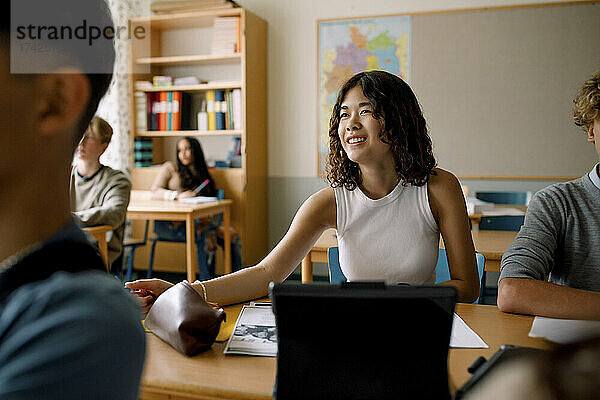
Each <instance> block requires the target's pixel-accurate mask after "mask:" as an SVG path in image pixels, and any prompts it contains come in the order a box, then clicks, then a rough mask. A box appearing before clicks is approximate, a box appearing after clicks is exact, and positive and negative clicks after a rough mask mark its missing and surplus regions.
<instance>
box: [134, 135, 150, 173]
mask: <svg viewBox="0 0 600 400" xmlns="http://www.w3.org/2000/svg"><path fill="white" fill-rule="evenodd" d="M133 157H134V158H133V161H134V167H136V168H141V167H151V166H152V139H151V138H140V137H138V138H135V140H134V141H133Z"/></svg>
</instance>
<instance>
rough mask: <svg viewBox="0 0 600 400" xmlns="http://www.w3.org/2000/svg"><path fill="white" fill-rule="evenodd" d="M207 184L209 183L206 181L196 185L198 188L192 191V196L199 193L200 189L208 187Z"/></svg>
mask: <svg viewBox="0 0 600 400" xmlns="http://www.w3.org/2000/svg"><path fill="white" fill-rule="evenodd" d="M208 182H210V181H209V180H208V179H207V180H205V181H204V182H202V183H201V184H200V185H198V187H197V188H196V189H194V194H198V193H200V191H201V190H202V189H204V188H205V187H206V185H208Z"/></svg>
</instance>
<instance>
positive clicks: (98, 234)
mask: <svg viewBox="0 0 600 400" xmlns="http://www.w3.org/2000/svg"><path fill="white" fill-rule="evenodd" d="M83 230H84V231H85V232H87V233H89V234H90V235H91V236H92V237H93V238H94V240H96V242H98V250H99V251H100V255H101V256H102V260H103V261H104V265H105V266H106V270H107V271H110V266H109V265H108V244H107V243H106V232H108V231H111V230H112V226H110V225H95V226H86V227H84V228H83Z"/></svg>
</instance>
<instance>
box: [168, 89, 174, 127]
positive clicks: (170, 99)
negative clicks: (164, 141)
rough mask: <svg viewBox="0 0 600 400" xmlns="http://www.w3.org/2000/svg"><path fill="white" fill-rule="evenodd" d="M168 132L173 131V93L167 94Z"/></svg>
mask: <svg viewBox="0 0 600 400" xmlns="http://www.w3.org/2000/svg"><path fill="white" fill-rule="evenodd" d="M166 116H167V130H168V131H172V130H174V129H173V92H167V110H166Z"/></svg>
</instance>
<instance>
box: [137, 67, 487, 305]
mask: <svg viewBox="0 0 600 400" xmlns="http://www.w3.org/2000/svg"><path fill="white" fill-rule="evenodd" d="M329 140H330V154H329V159H328V175H327V177H328V180H329V183H330V187H328V188H325V189H322V190H320V191H318V192H317V193H315V194H313V195H312V196H310V197H309V198H308V199H307V200H306V201H305V202H304V204H303V205H302V206H301V207H300V209H299V210H298V212H297V213H296V216H295V217H294V220H293V221H292V224H291V226H290V229H289V230H288V232H287V234H286V235H285V236H284V238H283V239H282V240H281V242H279V244H278V245H277V246H276V247H275V249H273V251H271V253H270V254H269V255H267V257H266V258H265V259H264V260H262V261H261V262H260V263H259V264H258V265H256V266H254V267H251V268H246V269H244V270H242V271H239V272H237V273H235V274H231V275H227V276H224V277H220V278H217V279H213V280H210V281H207V282H204V283H196V284H195V287H196V288H197V290H198V291H199V292H201V293H204V291H203V289H205V290H206V294H207V297H208V299H209V300H210V301H215V302H217V303H219V304H222V305H226V304H231V303H236V302H241V301H245V300H248V299H252V298H257V297H262V296H265V295H266V294H267V292H268V285H269V282H271V281H276V282H279V281H283V280H284V279H285V278H287V277H288V275H290V274H291V273H292V271H293V270H294V269H295V268H296V266H297V265H298V263H300V261H301V260H302V258H303V257H304V256H306V254H307V253H308V252H309V251H310V249H311V248H312V246H313V245H314V243H315V242H316V240H317V239H318V238H319V236H320V235H321V233H323V231H324V230H325V229H328V228H336V229H337V232H338V242H339V250H340V265H341V268H342V271H343V272H344V274H345V276H346V277H347V278H348V280H350V281H353V280H368V279H370V280H374V279H375V280H385V281H386V282H387V283H389V284H396V283H398V282H404V283H410V284H434V283H435V275H436V274H435V266H436V262H437V256H438V248H439V235H440V233H441V234H442V237H443V238H444V241H445V246H446V250H447V254H448V262H449V266H450V276H451V280H450V281H448V282H445V283H443V285H451V286H455V287H456V288H457V289H458V299H459V301H465V302H472V301H474V300H475V299H476V298H477V296H478V293H479V283H478V281H479V279H478V274H477V266H476V261H475V252H474V250H473V242H472V239H471V233H470V229H469V219H468V217H467V211H466V207H465V200H464V197H463V194H462V190H461V187H460V184H459V182H458V180H457V179H456V177H455V176H454V175H452V174H451V173H449V172H447V171H444V170H442V169H439V168H435V158H434V156H433V153H432V144H431V139H430V137H429V135H428V133H427V127H426V124H425V119H424V118H423V114H422V112H421V108H420V106H419V103H418V102H417V99H416V97H415V95H414V94H413V92H412V90H411V89H410V87H409V86H408V85H407V84H406V83H405V82H404V81H403V80H402V79H400V78H399V77H397V76H395V75H392V74H389V73H387V72H383V71H368V72H361V73H359V74H357V75H355V76H354V77H352V78H351V79H349V80H348V81H347V82H346V83H345V84H344V85H343V86H342V88H341V90H340V92H339V95H338V98H337V101H336V104H335V106H334V108H333V112H332V116H331V120H330V129H329ZM202 285H203V286H204V287H202ZM127 286H128V287H130V288H132V289H139V291H138V292H137V294H138V296H139V297H140V303H141V304H142V305H143V306H145V307H146V309H147V308H148V307H149V306H150V305H151V304H152V302H153V300H154V298H155V297H156V296H157V295H160V293H162V292H163V291H164V290H166V289H168V288H169V287H170V286H171V284H170V283H168V282H165V281H161V280H141V281H136V282H130V283H128V284H127ZM148 291H150V293H148Z"/></svg>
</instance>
